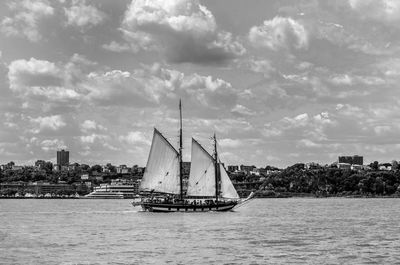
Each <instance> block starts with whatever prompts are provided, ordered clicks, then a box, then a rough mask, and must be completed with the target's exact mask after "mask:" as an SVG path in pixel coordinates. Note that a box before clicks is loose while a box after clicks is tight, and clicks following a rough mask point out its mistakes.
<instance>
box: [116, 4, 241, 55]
mask: <svg viewBox="0 0 400 265" xmlns="http://www.w3.org/2000/svg"><path fill="white" fill-rule="evenodd" d="M122 31H123V33H124V35H125V37H126V38H127V39H128V40H129V41H131V42H132V45H133V46H134V47H136V50H137V49H143V50H148V49H157V50H161V51H163V52H164V53H165V55H166V57H167V58H168V59H169V60H170V61H173V62H178V63H179V62H194V63H222V62H225V61H226V60H229V59H232V58H234V57H236V56H238V55H241V54H243V53H244V52H245V49H244V47H243V46H242V45H241V44H240V43H239V42H238V41H237V40H235V39H234V38H233V37H232V34H231V33H228V32H224V31H219V30H218V29H217V24H216V22H215V18H214V16H213V14H212V13H211V12H210V11H209V10H208V9H207V8H206V7H205V6H203V5H201V4H200V3H199V1H197V0H195V1H188V0H171V1H163V0H156V1H145V0H137V1H132V2H131V4H130V6H129V9H128V10H127V11H126V13H125V17H124V21H123V25H122Z"/></svg>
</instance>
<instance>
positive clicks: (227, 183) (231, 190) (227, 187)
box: [219, 164, 239, 199]
mask: <svg viewBox="0 0 400 265" xmlns="http://www.w3.org/2000/svg"><path fill="white" fill-rule="evenodd" d="M219 171H220V172H221V196H222V198H227V199H239V195H238V194H237V192H236V189H235V187H234V186H233V184H232V181H231V179H230V178H229V176H228V173H226V170H225V168H224V166H223V165H222V164H219Z"/></svg>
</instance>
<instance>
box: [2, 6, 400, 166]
mask: <svg viewBox="0 0 400 265" xmlns="http://www.w3.org/2000/svg"><path fill="white" fill-rule="evenodd" d="M399 81H400V1H397V0H335V1H325V0H298V1H292V0H286V1H285V0H268V1H267V0H252V1H243V0H219V1H213V0H193V1H187V0H168V1H162V0H153V1H146V0H133V1H129V0H115V1H106V0H98V1H89V0H87V1H77V0H72V1H64V0H59V1H47V0H37V1H33V0H21V1H1V2H0V124H1V125H0V164H3V163H7V162H9V161H14V162H16V163H17V164H33V163H34V161H36V160H38V159H44V160H49V161H53V162H54V161H55V159H56V151H57V150H60V149H67V150H69V151H70V162H78V163H87V164H105V163H108V162H111V163H113V164H117V165H119V164H127V165H129V166H131V165H134V164H138V165H139V166H145V165H146V161H147V157H148V153H149V150H150V145H151V139H152V135H153V128H154V127H155V128H157V129H158V130H159V131H161V132H162V133H163V135H164V136H165V137H166V138H167V139H168V140H169V141H170V142H171V143H172V144H173V145H174V146H177V145H178V139H179V138H178V131H179V111H178V103H179V99H182V105H183V136H184V150H183V152H184V160H185V161H189V160H190V148H191V147H190V144H191V137H194V138H195V139H197V140H198V141H199V142H200V143H201V144H202V145H203V146H204V147H205V148H206V149H207V150H209V151H210V152H212V141H211V137H212V135H213V134H214V133H216V135H217V139H218V150H219V153H220V157H221V160H222V161H223V162H225V164H233V165H235V164H239V165H240V164H251V165H256V166H259V167H261V166H262V167H265V166H266V165H273V166H278V167H286V166H289V165H293V164H295V163H297V162H303V163H306V162H318V163H321V164H330V163H332V162H335V161H337V158H338V156H339V155H356V154H357V155H362V156H364V163H365V164H367V163H370V162H372V161H374V160H378V161H380V162H390V161H392V160H399V159H400V141H399V135H400V97H399V96H400V91H399V84H400V82H399Z"/></svg>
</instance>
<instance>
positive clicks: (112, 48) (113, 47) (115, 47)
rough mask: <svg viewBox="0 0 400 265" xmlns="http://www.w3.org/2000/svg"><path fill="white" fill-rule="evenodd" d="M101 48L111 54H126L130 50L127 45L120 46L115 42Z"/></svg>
mask: <svg viewBox="0 0 400 265" xmlns="http://www.w3.org/2000/svg"><path fill="white" fill-rule="evenodd" d="M101 47H102V48H103V49H105V50H108V51H111V52H126V51H130V50H131V46H129V45H128V44H126V43H123V44H121V43H118V42H116V41H111V42H110V43H109V44H103V45H102V46H101Z"/></svg>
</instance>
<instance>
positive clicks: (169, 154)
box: [140, 128, 180, 194]
mask: <svg viewBox="0 0 400 265" xmlns="http://www.w3.org/2000/svg"><path fill="white" fill-rule="evenodd" d="M140 190H141V191H155V192H163V193H172V194H179V193H180V179H179V153H178V152H177V151H176V150H175V148H174V147H173V146H172V145H171V144H170V143H169V142H168V140H167V139H165V137H164V136H162V134H161V133H160V132H159V131H158V130H157V129H155V128H154V134H153V142H152V143H151V149H150V154H149V159H148V160H147V165H146V170H145V172H144V175H143V179H142V182H141V183H140Z"/></svg>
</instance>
